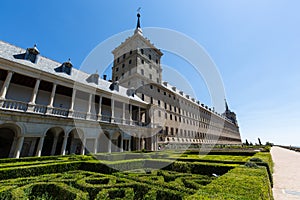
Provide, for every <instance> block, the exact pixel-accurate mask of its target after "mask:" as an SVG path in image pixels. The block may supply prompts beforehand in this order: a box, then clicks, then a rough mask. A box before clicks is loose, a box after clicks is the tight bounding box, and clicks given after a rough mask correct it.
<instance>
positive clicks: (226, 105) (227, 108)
mask: <svg viewBox="0 0 300 200" xmlns="http://www.w3.org/2000/svg"><path fill="white" fill-rule="evenodd" d="M224 100H225V108H226V111H228V110H229V107H228V104H227V100H226V99H224Z"/></svg>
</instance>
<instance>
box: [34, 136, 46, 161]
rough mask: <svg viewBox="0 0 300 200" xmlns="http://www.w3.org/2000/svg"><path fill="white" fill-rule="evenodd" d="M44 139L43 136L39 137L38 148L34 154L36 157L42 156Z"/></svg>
mask: <svg viewBox="0 0 300 200" xmlns="http://www.w3.org/2000/svg"><path fill="white" fill-rule="evenodd" d="M44 139H45V136H42V137H40V141H39V144H38V148H37V150H36V154H35V155H36V156H38V157H40V156H41V155H42V149H43V145H44Z"/></svg>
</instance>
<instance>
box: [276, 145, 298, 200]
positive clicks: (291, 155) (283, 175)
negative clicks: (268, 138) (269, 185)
mask: <svg viewBox="0 0 300 200" xmlns="http://www.w3.org/2000/svg"><path fill="white" fill-rule="evenodd" d="M271 155H272V159H273V162H274V174H273V179H274V186H273V195H274V199H275V200H289V199H298V200H299V199H300V153H299V152H295V151H291V150H288V149H284V148H280V147H272V149H271Z"/></svg>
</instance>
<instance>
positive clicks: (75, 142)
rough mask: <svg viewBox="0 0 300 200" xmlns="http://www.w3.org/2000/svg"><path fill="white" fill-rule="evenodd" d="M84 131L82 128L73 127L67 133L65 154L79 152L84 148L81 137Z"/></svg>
mask: <svg viewBox="0 0 300 200" xmlns="http://www.w3.org/2000/svg"><path fill="white" fill-rule="evenodd" d="M83 137H84V132H83V130H82V129H79V128H73V129H71V131H70V132H69V133H68V141H67V147H66V154H80V153H81V152H82V149H83V148H84V146H83V143H82V139H83Z"/></svg>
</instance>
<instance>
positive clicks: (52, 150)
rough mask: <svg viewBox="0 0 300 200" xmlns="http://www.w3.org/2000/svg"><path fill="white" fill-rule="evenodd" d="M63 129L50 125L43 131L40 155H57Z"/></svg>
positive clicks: (60, 145) (59, 150) (60, 146)
mask: <svg viewBox="0 0 300 200" xmlns="http://www.w3.org/2000/svg"><path fill="white" fill-rule="evenodd" d="M63 137H64V129H63V128H61V127H51V128H49V129H48V130H47V131H46V133H45V138H44V143H43V148H42V154H41V155H42V156H50V155H59V154H60V152H61V148H62V143H63Z"/></svg>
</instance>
